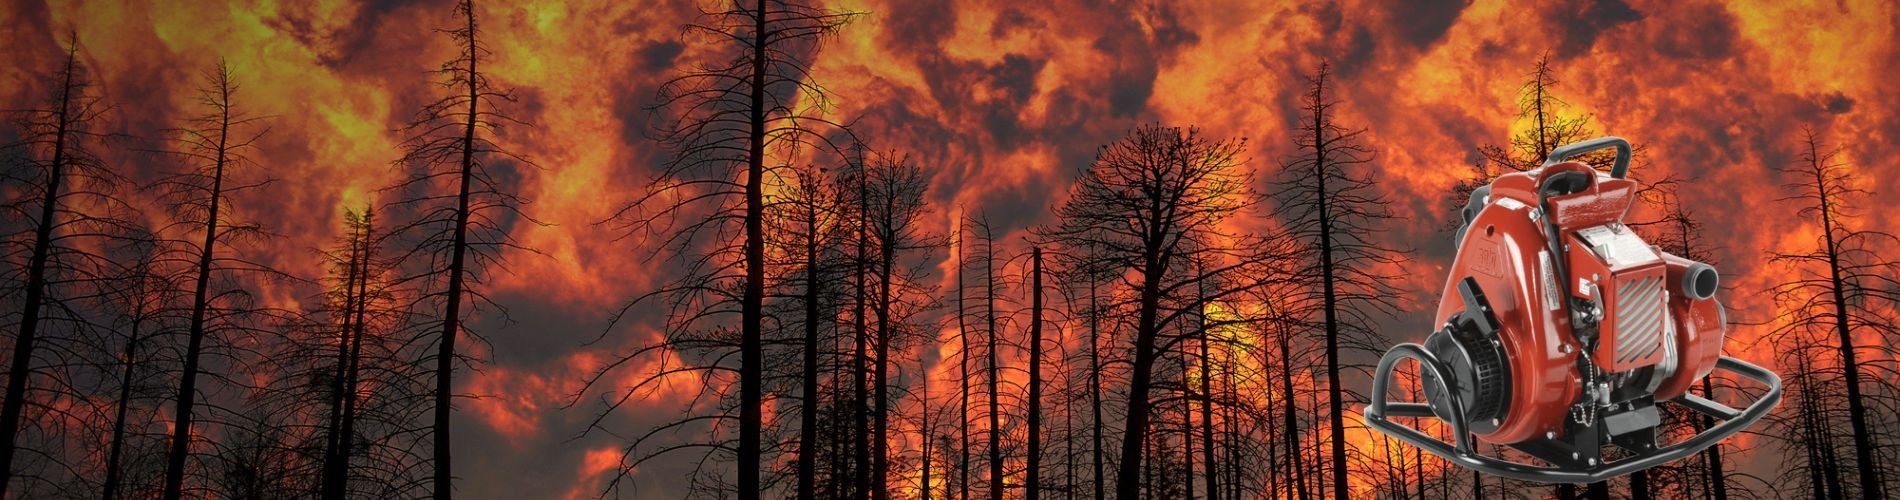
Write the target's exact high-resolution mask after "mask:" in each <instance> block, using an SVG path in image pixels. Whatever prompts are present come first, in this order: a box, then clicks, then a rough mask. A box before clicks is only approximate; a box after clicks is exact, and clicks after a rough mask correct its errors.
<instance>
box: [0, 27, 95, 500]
mask: <svg viewBox="0 0 1900 500" xmlns="http://www.w3.org/2000/svg"><path fill="white" fill-rule="evenodd" d="M78 59H79V55H78V42H74V45H73V49H72V51H71V52H69V53H68V54H67V56H66V68H65V70H64V71H62V72H61V75H60V80H61V81H60V91H59V110H58V111H56V112H55V114H54V118H53V120H54V121H53V123H54V125H53V160H52V162H51V163H49V164H48V168H47V176H46V192H45V193H43V194H42V196H41V202H40V216H39V225H38V226H37V227H35V228H34V229H33V256H32V257H31V259H30V260H29V261H28V263H27V271H26V303H24V304H21V306H22V307H21V312H20V331H19V334H18V335H16V336H15V337H14V341H13V360H12V364H10V365H8V367H7V393H6V400H5V402H4V403H0V497H5V496H6V493H7V485H8V484H9V483H12V482H13V452H14V450H15V449H16V448H17V447H18V443H16V442H15V439H17V438H18V435H19V431H20V414H21V413H22V412H23V411H24V410H25V409H26V384H27V382H28V379H29V378H30V377H31V376H32V374H33V369H32V366H31V365H32V363H33V349H34V345H33V343H34V342H35V341H37V340H38V335H39V326H40V305H41V304H40V303H41V302H44V301H45V300H46V298H45V296H46V261H47V259H49V258H50V257H51V255H52V245H53V226H54V215H56V214H58V213H59V198H60V192H59V191H60V181H61V180H62V178H64V177H65V176H66V172H65V167H66V132H67V131H68V129H69V127H70V126H71V125H72V120H71V118H72V113H73V110H72V109H71V108H72V100H73V95H72V94H73V87H74V85H73V72H74V71H76V69H77V68H76V66H77V65H78Z"/></svg>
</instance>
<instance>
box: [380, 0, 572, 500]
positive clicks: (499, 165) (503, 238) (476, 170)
mask: <svg viewBox="0 0 1900 500" xmlns="http://www.w3.org/2000/svg"><path fill="white" fill-rule="evenodd" d="M454 15H455V18H456V22H455V24H454V25H453V27H451V28H447V29H440V30H437V31H438V32H441V33H445V34H447V35H448V36H449V38H450V39H451V40H452V41H453V43H454V46H455V57H454V58H452V59H450V60H448V61H446V62H443V63H442V65H441V67H440V68H438V69H437V70H436V71H435V73H436V74H437V75H438V77H439V80H438V81H437V85H438V86H439V87H440V88H441V94H440V95H439V96H438V97H436V98H435V100H433V101H430V102H429V103H428V104H427V105H424V106H423V107H422V109H421V110H419V111H417V112H416V115H415V117H414V118H413V119H412V120H411V121H410V122H409V124H408V125H407V126H405V127H404V129H403V132H404V133H406V134H407V135H408V138H407V139H406V140H405V141H404V142H403V156H402V158H401V159H399V160H397V162H396V164H395V166H396V167H397V168H398V169H399V170H400V171H401V172H402V174H403V176H402V178H401V180H399V181H398V182H397V183H396V184H394V185H392V186H389V187H388V188H386V189H385V190H386V191H389V192H392V193H393V194H395V195H396V196H395V198H394V201H392V202H390V203H389V204H388V205H387V206H386V207H385V213H390V214H392V215H395V216H396V218H397V220H399V221H400V222H398V223H397V224H395V225H393V226H392V227H391V229H390V236H391V237H392V238H395V239H396V240H397V241H400V242H402V243H403V244H404V245H403V247H402V248H401V249H400V250H399V251H398V252H397V253H396V254H395V257H397V258H398V259H399V262H402V263H403V266H404V268H405V272H404V273H403V275H402V276H401V277H399V278H398V279H397V282H398V283H400V284H402V286H405V287H409V288H414V289H417V290H419V291H420V293H417V294H414V295H413V296H411V297H410V300H411V304H410V305H409V307H411V308H413V309H415V310H418V311H428V312H429V314H428V315H427V316H426V318H427V321H431V322H436V323H439V325H440V326H439V327H438V328H437V329H436V333H435V334H434V337H435V338H434V342H433V343H434V347H435V350H434V353H433V354H432V355H428V356H425V357H424V359H422V360H420V362H422V363H429V362H431V361H433V364H434V365H435V370H434V373H433V375H434V378H435V384H434V394H433V395H432V397H433V399H434V407H433V411H434V416H433V421H432V424H431V425H430V433H429V434H430V439H431V441H432V449H431V461H432V463H433V466H434V467H433V471H432V472H433V475H432V478H431V479H432V483H431V494H432V496H434V497H435V498H450V497H451V496H452V495H453V493H454V477H455V476H454V468H453V461H452V457H451V454H450V444H451V443H453V439H452V437H451V436H452V431H453V429H451V428H450V425H449V414H450V413H452V412H453V411H454V398H455V393H454V391H455V386H454V375H455V370H456V366H457V365H464V366H467V365H470V364H472V363H474V362H475V361H474V360H472V359H470V358H469V357H468V354H467V352H466V351H465V350H462V349H459V348H458V347H457V345H458V342H461V341H462V340H464V339H463V337H464V336H467V337H470V338H472V339H473V340H475V341H478V342H480V341H482V338H481V336H480V334H479V333H477V332H474V331H472V330H470V329H469V328H468V327H467V323H468V321H469V318H470V317H471V316H472V315H474V314H476V313H478V312H479V310H481V309H483V308H484V307H486V308H491V309H494V310H496V311H498V312H500V313H501V314H502V315H503V316H504V317H505V315H506V311H505V310H504V309H502V308H501V306H500V305H499V304H495V303H494V302H493V301H491V300H489V299H488V297H487V296H486V295H485V294H484V293H483V292H482V291H481V289H480V287H481V286H482V284H483V283H484V277H485V276H488V275H489V274H490V273H492V272H500V271H502V270H503V269H502V268H501V267H500V263H501V255H502V253H503V252H506V251H522V252H530V253H533V252H535V250H534V249H531V248H526V247H523V246H521V245H519V244H518V243H517V242H516V241H515V240H514V239H513V237H512V236H511V235H510V233H509V231H508V227H509V225H510V224H513V223H515V221H523V222H527V223H530V224H544V223H543V222H541V221H538V220H536V219H534V218H533V217H531V216H529V215H527V214H525V213H523V211H522V208H523V207H524V206H525V205H528V204H529V203H530V201H529V200H527V199H526V198H523V197H522V196H520V195H519V194H517V193H516V192H515V191H514V189H515V188H516V186H513V185H511V183H510V182H509V181H508V180H507V179H508V178H509V177H511V176H513V175H516V174H519V173H520V172H521V171H524V170H531V169H534V168H537V167H536V166H535V165H534V163H533V162H530V161H528V160H527V159H524V158H522V157H520V156H517V155H515V154H514V153H511V152H509V151H508V150H507V149H506V148H503V147H502V146H501V145H500V144H497V143H496V142H494V140H493V137H495V136H498V135H501V134H502V133H503V132H504V130H505V127H508V126H515V125H520V126H525V125H526V124H525V123H523V122H521V121H519V120H517V119H515V118H513V117H511V116H510V115H509V114H508V112H507V110H506V109H505V108H506V106H507V105H509V104H511V103H513V102H514V101H515V97H514V95H513V94H512V93H511V91H509V90H506V89H502V88H499V87H496V86H495V85H494V84H493V82H492V81H491V80H490V79H489V76H488V74H487V73H486V72H485V71H486V68H485V67H483V66H481V64H482V63H485V62H487V61H488V59H487V58H488V57H489V55H490V52H489V50H488V46H487V44H485V43H483V38H482V34H483V33H482V29H481V24H480V23H479V21H478V16H477V12H476V9H475V5H474V3H473V2H472V1H470V0H463V1H460V2H456V4H455V10H454Z"/></svg>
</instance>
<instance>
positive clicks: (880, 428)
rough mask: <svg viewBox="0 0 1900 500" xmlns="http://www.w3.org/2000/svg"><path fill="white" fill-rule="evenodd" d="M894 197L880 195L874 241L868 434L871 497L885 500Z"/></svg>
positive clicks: (887, 492)
mask: <svg viewBox="0 0 1900 500" xmlns="http://www.w3.org/2000/svg"><path fill="white" fill-rule="evenodd" d="M896 198H897V193H894V192H887V193H884V214H883V216H882V220H880V221H879V223H880V224H881V225H882V226H883V229H884V233H883V236H882V238H881V239H880V241H878V261H879V265H878V299H877V359H876V360H875V362H876V363H877V364H876V367H877V376H876V377H875V378H876V379H877V382H876V383H875V385H874V386H873V387H874V388H875V391H874V393H873V394H875V395H876V398H877V409H876V411H874V412H873V413H872V415H871V416H872V418H873V420H872V431H873V432H874V433H875V434H876V436H875V441H874V442H873V443H872V446H874V447H876V449H875V450H873V452H872V455H871V460H873V461H874V462H873V464H872V470H873V471H874V472H875V474H876V478H875V479H874V480H873V481H874V484H872V485H871V486H872V488H873V490H872V497H873V498H876V499H877V500H887V499H889V498H890V497H891V482H890V473H891V458H890V441H891V440H890V420H891V414H890V386H891V384H890V378H889V376H890V364H891V336H892V335H893V333H894V332H893V331H892V330H891V301H892V300H893V299H892V297H891V276H892V275H893V274H894V273H893V270H892V267H894V266H895V265H896V264H897V237H896V235H895V234H894V232H893V230H894V228H893V227H892V226H893V224H894V223H895V221H894V220H893V219H894V218H895V217H896V216H897V215H896V214H895V213H894V209H895V205H896Z"/></svg>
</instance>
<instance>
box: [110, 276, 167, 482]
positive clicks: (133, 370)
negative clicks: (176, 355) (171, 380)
mask: <svg viewBox="0 0 1900 500" xmlns="http://www.w3.org/2000/svg"><path fill="white" fill-rule="evenodd" d="M161 251H163V249H161V248H159V246H158V245H157V244H156V243H155V242H153V243H147V244H142V245H136V246H133V247H132V248H130V249H129V250H128V251H127V252H126V253H125V254H123V255H122V256H120V258H119V259H118V260H119V261H120V262H123V263H124V267H123V268H122V269H123V273H122V274H121V276H122V277H121V282H120V284H119V286H117V287H115V289H114V290H113V292H114V293H111V294H109V296H110V297H111V298H112V300H114V301H116V302H117V307H115V308H114V309H115V310H116V314H115V315H116V318H114V321H113V325H112V326H113V329H114V330H119V331H123V332H124V334H125V338H124V342H125V344H124V350H123V351H121V353H120V357H119V359H118V360H117V361H118V365H119V367H118V368H119V382H118V387H117V390H116V397H115V398H113V407H112V423H111V431H110V432H111V435H110V437H109V438H108V440H107V443H106V461H105V465H104V467H105V471H104V474H105V478H104V480H103V482H102V486H101V487H100V493H99V495H100V498H106V499H116V498H121V497H122V496H138V495H125V494H124V493H125V490H126V488H125V486H124V483H125V473H124V469H125V466H124V465H123V464H124V463H125V461H126V452H127V451H128V448H129V447H130V446H129V445H128V443H127V442H128V441H130V440H131V439H132V437H133V436H131V435H130V434H132V433H133V432H135V431H137V430H138V429H135V428H134V426H135V425H137V424H134V423H133V422H132V419H134V418H137V416H135V415H133V414H132V411H133V410H134V408H133V402H134V398H142V397H145V396H146V395H147V393H149V392H152V389H154V387H153V386H152V384H150V383H149V382H146V381H145V380H146V378H147V377H151V376H152V375H153V373H152V372H154V371H156V369H155V367H153V366H152V365H153V363H152V362H151V361H149V360H147V359H146V358H147V357H149V356H150V354H149V353H148V352H149V351H151V349H150V348H149V347H148V346H149V344H148V342H151V341H152V340H153V339H154V338H156V337H157V336H158V335H160V334H163V333H167V332H169V331H170V330H172V329H174V328H176V325H175V324H176V323H177V314H176V311H175V303H176V301H177V300H178V295H180V293H179V290H180V288H181V287H179V286H178V283H176V282H175V280H176V278H177V276H176V275H174V274H173V273H166V272H164V271H162V270H160V269H159V268H158V267H157V266H158V264H159V262H160V261H161V260H162V259H164V258H165V257H164V256H162V255H161V254H160V252H161ZM139 427H140V428H142V427H143V426H139Z"/></svg>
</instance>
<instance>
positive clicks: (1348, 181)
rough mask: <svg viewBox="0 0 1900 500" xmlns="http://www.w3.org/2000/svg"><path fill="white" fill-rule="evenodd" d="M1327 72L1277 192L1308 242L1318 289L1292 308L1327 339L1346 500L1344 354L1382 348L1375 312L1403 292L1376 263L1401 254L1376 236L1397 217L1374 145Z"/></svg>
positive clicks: (1336, 484) (1307, 100)
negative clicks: (1354, 124) (1344, 120)
mask: <svg viewBox="0 0 1900 500" xmlns="http://www.w3.org/2000/svg"><path fill="white" fill-rule="evenodd" d="M1331 76H1332V75H1331V70H1330V68H1329V67H1328V66H1327V65H1326V64H1325V63H1321V64H1320V67H1319V69H1318V71H1317V72H1316V73H1314V75H1313V76H1312V77H1310V78H1309V79H1308V82H1309V87H1308V91H1307V93H1306V95H1305V97H1304V103H1303V104H1304V105H1303V106H1302V107H1301V110H1302V112H1303V113H1304V114H1303V116H1301V118H1300V126H1299V128H1298V129H1297V130H1296V132H1295V135H1294V137H1293V142H1294V146H1295V147H1296V148H1297V153H1295V155H1294V156H1292V157H1290V158H1288V159H1287V161H1286V162H1285V163H1284V164H1283V165H1282V180H1281V182H1280V183H1279V184H1278V185H1277V186H1276V188H1275V190H1274V192H1273V193H1272V196H1273V197H1274V198H1275V199H1276V200H1277V201H1278V207H1277V209H1276V212H1277V214H1278V215H1279V217H1280V220H1282V221H1283V222H1284V223H1285V224H1286V227H1287V233H1288V235H1289V236H1290V237H1292V238H1293V239H1295V240H1298V241H1300V242H1302V243H1304V244H1305V245H1306V246H1307V247H1308V249H1309V250H1310V253H1309V254H1308V255H1309V256H1310V260H1309V263H1308V265H1307V267H1306V269H1305V270H1304V271H1303V272H1302V273H1300V274H1302V275H1304V276H1305V277H1306V278H1307V279H1308V280H1309V282H1312V283H1316V284H1317V285H1318V288H1317V289H1309V292H1308V293H1307V294H1306V295H1305V296H1304V297H1301V298H1300V299H1299V300H1297V301H1296V302H1294V303H1293V304H1291V307H1290V308H1289V309H1291V310H1298V311H1302V312H1304V313H1307V314H1311V315H1313V317H1314V319H1313V320H1311V321H1314V322H1315V323H1314V326H1315V327H1317V328H1320V329H1322V334H1323V338H1324V339H1325V343H1326V346H1325V350H1324V352H1325V355H1326V370H1327V377H1326V401H1327V412H1328V413H1327V417H1328V418H1329V422H1328V426H1327V427H1328V431H1329V432H1330V433H1331V436H1330V443H1331V453H1330V455H1331V460H1330V464H1331V471H1332V485H1331V486H1332V492H1333V498H1337V499H1340V500H1344V499H1345V498H1346V497H1347V496H1348V494H1349V493H1350V492H1351V488H1350V487H1349V486H1348V483H1347V481H1348V477H1349V476H1348V473H1349V467H1350V464H1349V463H1348V461H1347V459H1348V454H1347V450H1346V428H1345V426H1346V418H1345V411H1346V401H1345V399H1346V394H1345V393H1346V390H1345V387H1344V385H1345V384H1344V383H1343V382H1342V380H1341V379H1343V378H1344V377H1345V375H1346V374H1347V373H1348V371H1350V370H1353V369H1355V367H1353V366H1349V365H1347V364H1346V363H1347V361H1346V360H1342V359H1341V358H1342V354H1346V353H1349V352H1365V353H1375V354H1374V355H1376V353H1377V352H1378V349H1380V348H1381V346H1380V344H1381V343H1382V342H1381V341H1380V337H1379V335H1378V333H1377V332H1376V331H1375V330H1374V329H1373V326H1374V325H1373V321H1374V317H1375V315H1378V314H1389V313H1391V312H1393V311H1395V310H1396V305H1395V303H1394V302H1393V297H1395V296H1397V292H1396V290H1394V289H1393V287H1392V286H1391V285H1390V284H1389V283H1391V282H1393V281H1394V280H1395V279H1396V277H1393V276H1386V275H1384V274H1381V272H1382V271H1380V269H1381V268H1382V267H1386V266H1389V265H1393V264H1398V263H1400V262H1402V261H1401V260H1399V259H1401V258H1402V256H1401V254H1400V252H1399V251H1398V250H1396V249H1393V248H1390V247H1387V246H1385V244H1384V243H1383V242H1380V241H1378V239H1376V238H1374V234H1376V232H1377V231H1378V230H1379V228H1380V226H1381V225H1382V224H1385V223H1386V222H1387V221H1390V220H1392V219H1394V218H1395V216H1394V215H1393V214H1392V212H1391V210H1390V209H1389V208H1388V207H1387V204H1388V202H1387V201H1386V199H1385V198H1384V195H1383V194H1382V193H1381V191H1380V190H1379V188H1378V185H1377V184H1376V183H1375V182H1374V179H1373V177H1372V175H1371V173H1370V172H1368V171H1367V169H1368V166H1369V165H1370V164H1371V162H1372V159H1373V154H1374V153H1373V151H1372V150H1371V149H1370V148H1367V147H1366V146H1364V145H1363V144H1361V142H1360V141H1361V136H1362V135H1363V134H1364V133H1365V131H1364V130H1363V129H1360V130H1352V129H1348V128H1346V127H1345V126H1343V125H1340V124H1339V123H1338V122H1337V121H1336V119H1335V114H1336V113H1337V111H1336V109H1337V107H1338V106H1339V101H1338V98H1336V97H1334V96H1333V95H1332V94H1329V93H1328V91H1329V89H1330V87H1328V85H1329V83H1330V82H1329V80H1328V79H1329V78H1330V77H1331Z"/></svg>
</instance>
